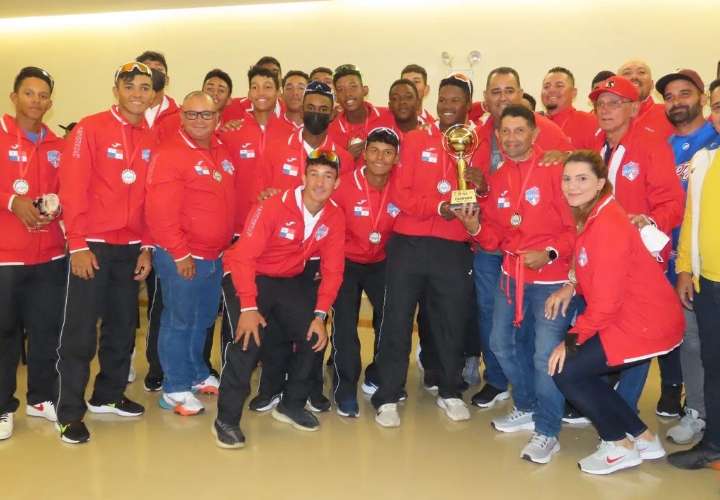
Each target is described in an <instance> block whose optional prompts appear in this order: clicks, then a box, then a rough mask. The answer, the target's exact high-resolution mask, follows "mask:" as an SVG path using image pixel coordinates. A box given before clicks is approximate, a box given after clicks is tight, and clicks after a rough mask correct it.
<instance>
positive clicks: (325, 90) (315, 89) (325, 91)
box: [303, 80, 335, 102]
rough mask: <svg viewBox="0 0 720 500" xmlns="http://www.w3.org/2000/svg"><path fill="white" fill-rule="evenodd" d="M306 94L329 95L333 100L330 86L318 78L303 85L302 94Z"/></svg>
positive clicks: (333, 96) (333, 95)
mask: <svg viewBox="0 0 720 500" xmlns="http://www.w3.org/2000/svg"><path fill="white" fill-rule="evenodd" d="M307 94H320V95H324V96H327V97H329V98H330V99H332V101H333V102H334V101H335V94H334V93H333V90H332V88H330V85H328V84H326V83H323V82H320V81H318V80H312V81H310V82H308V84H307V85H306V86H305V92H304V93H303V95H307Z"/></svg>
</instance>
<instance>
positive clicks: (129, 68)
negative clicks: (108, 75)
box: [115, 61, 152, 81]
mask: <svg viewBox="0 0 720 500" xmlns="http://www.w3.org/2000/svg"><path fill="white" fill-rule="evenodd" d="M133 71H137V72H138V73H140V74H141V75H147V76H149V77H150V78H152V70H151V69H150V68H149V67H148V66H147V65H145V64H143V63H141V62H137V61H132V62H129V63H125V64H123V65H122V66H120V67H119V68H118V69H117V70H116V71H115V81H117V79H118V77H119V76H120V75H121V74H123V73H132V72H133Z"/></svg>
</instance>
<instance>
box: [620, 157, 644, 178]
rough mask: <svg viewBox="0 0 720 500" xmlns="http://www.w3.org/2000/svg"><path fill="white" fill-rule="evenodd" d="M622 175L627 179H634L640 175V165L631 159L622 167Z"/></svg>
mask: <svg viewBox="0 0 720 500" xmlns="http://www.w3.org/2000/svg"><path fill="white" fill-rule="evenodd" d="M622 175H623V177H625V178H626V179H627V180H629V181H634V180H635V179H637V176H638V175H640V165H638V164H637V163H635V162H634V161H631V162H629V163H626V164H625V165H623V167H622Z"/></svg>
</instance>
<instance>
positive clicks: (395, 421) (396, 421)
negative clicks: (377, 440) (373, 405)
mask: <svg viewBox="0 0 720 500" xmlns="http://www.w3.org/2000/svg"><path fill="white" fill-rule="evenodd" d="M375 422H377V423H378V424H379V425H381V426H382V427H400V415H399V414H398V411H397V403H386V404H384V405H381V406H380V408H378V411H377V414H376V415H375Z"/></svg>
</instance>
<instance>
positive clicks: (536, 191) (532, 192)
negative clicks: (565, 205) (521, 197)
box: [525, 186, 540, 207]
mask: <svg viewBox="0 0 720 500" xmlns="http://www.w3.org/2000/svg"><path fill="white" fill-rule="evenodd" d="M525 201H527V202H528V203H530V204H531V205H532V206H533V207H534V206H537V204H538V203H540V188H539V187H537V186H533V187H531V188H530V189H528V190H527V191H525Z"/></svg>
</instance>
